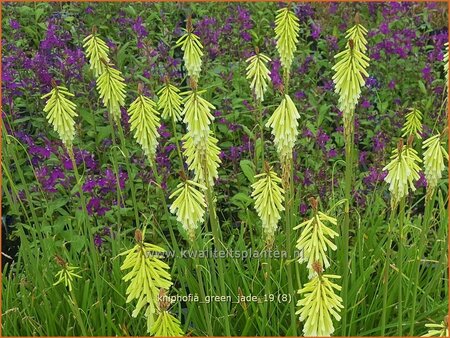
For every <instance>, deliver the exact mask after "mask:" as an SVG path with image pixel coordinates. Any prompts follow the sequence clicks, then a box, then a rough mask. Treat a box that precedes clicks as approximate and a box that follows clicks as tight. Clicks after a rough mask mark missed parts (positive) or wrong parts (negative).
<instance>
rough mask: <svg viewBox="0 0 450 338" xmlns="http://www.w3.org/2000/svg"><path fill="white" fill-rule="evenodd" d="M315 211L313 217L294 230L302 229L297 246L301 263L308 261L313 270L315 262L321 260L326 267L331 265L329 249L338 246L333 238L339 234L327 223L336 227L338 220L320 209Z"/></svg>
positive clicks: (308, 266) (309, 267)
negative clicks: (327, 224) (328, 255)
mask: <svg viewBox="0 0 450 338" xmlns="http://www.w3.org/2000/svg"><path fill="white" fill-rule="evenodd" d="M314 212H315V214H314V216H313V217H312V218H311V219H309V220H307V221H305V222H302V223H300V224H299V225H297V226H296V227H294V230H297V229H302V232H301V234H300V237H299V239H298V240H297V245H296V247H297V249H298V250H300V263H302V262H307V268H308V269H310V270H312V269H313V264H314V263H315V262H319V263H320V265H321V266H323V267H324V268H325V269H326V268H328V267H329V266H330V262H329V260H328V258H327V251H328V249H331V250H336V248H337V247H336V245H335V244H334V243H333V242H332V241H331V240H332V239H333V238H334V237H337V236H339V235H338V233H337V232H336V231H334V230H333V229H331V228H330V227H327V226H326V225H325V223H330V224H332V225H333V226H335V227H336V225H337V220H336V218H334V217H330V216H327V215H326V214H324V213H322V212H320V211H317V210H314Z"/></svg>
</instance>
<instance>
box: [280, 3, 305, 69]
mask: <svg viewBox="0 0 450 338" xmlns="http://www.w3.org/2000/svg"><path fill="white" fill-rule="evenodd" d="M277 13H278V14H277V16H276V18H275V39H276V40H277V50H278V53H279V54H280V60H281V64H282V66H283V67H284V68H285V69H289V68H291V64H292V60H293V59H294V53H295V51H296V50H297V43H298V34H299V30H300V25H299V20H298V18H297V16H296V15H295V14H294V12H292V11H291V10H290V6H288V7H285V8H281V9H279V10H278V11H277Z"/></svg>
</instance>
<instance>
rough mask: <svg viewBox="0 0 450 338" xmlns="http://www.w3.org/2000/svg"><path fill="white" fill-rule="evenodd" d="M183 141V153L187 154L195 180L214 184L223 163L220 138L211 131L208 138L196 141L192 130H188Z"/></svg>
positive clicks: (188, 163)
mask: <svg viewBox="0 0 450 338" xmlns="http://www.w3.org/2000/svg"><path fill="white" fill-rule="evenodd" d="M183 141H184V143H183V154H184V156H186V163H187V165H188V167H189V170H193V171H194V173H195V178H194V179H195V181H197V182H200V183H202V184H203V183H206V182H208V183H209V184H210V185H213V184H214V180H215V179H216V178H217V177H218V176H219V174H218V172H217V169H218V168H219V165H220V163H221V160H220V157H219V154H220V148H219V147H218V146H217V143H218V140H217V139H216V138H215V137H214V136H213V134H212V132H210V133H209V135H208V137H207V138H206V139H202V140H201V142H198V143H195V141H194V138H193V137H192V132H188V133H187V134H186V135H185V136H184V137H183Z"/></svg>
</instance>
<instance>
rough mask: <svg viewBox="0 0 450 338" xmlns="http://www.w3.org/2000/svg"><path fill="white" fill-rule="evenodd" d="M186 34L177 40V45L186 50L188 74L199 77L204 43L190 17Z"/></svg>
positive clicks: (184, 57) (185, 59) (185, 58)
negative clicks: (194, 29)
mask: <svg viewBox="0 0 450 338" xmlns="http://www.w3.org/2000/svg"><path fill="white" fill-rule="evenodd" d="M183 30H184V31H185V34H183V36H181V38H179V39H178V41H177V42H176V47H181V50H182V51H183V52H184V55H183V60H184V63H185V65H186V69H187V72H188V75H189V76H191V77H193V78H194V79H198V77H199V75H200V71H201V70H202V56H203V52H202V49H203V45H202V43H201V42H200V39H199V37H198V36H197V35H195V34H194V32H193V29H192V22H191V18H188V22H187V27H186V29H184V28H183Z"/></svg>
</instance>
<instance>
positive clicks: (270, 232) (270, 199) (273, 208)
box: [252, 164, 284, 247]
mask: <svg viewBox="0 0 450 338" xmlns="http://www.w3.org/2000/svg"><path fill="white" fill-rule="evenodd" d="M255 180H256V182H255V183H253V184H252V189H253V192H252V197H253V199H254V200H255V209H256V211H257V212H258V216H259V218H260V219H261V221H262V228H263V235H264V238H265V241H266V243H267V244H268V246H269V247H270V246H272V243H273V241H274V237H275V231H276V230H277V227H278V221H279V220H280V218H281V216H280V212H281V211H283V210H284V206H283V201H284V190H283V188H282V187H281V186H280V184H281V179H280V178H279V177H278V176H277V174H276V172H275V171H273V169H272V168H271V167H269V166H268V165H267V164H266V168H265V172H263V173H261V174H259V175H256V176H255Z"/></svg>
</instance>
